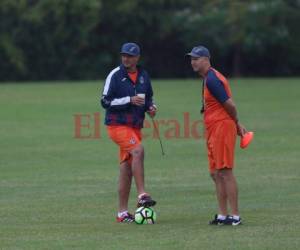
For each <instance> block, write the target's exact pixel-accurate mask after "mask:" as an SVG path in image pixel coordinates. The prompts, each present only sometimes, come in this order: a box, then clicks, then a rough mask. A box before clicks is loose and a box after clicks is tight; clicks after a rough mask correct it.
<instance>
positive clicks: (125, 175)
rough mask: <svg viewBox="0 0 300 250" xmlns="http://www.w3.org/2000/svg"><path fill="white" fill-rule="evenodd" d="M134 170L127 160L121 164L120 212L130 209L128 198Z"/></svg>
mask: <svg viewBox="0 0 300 250" xmlns="http://www.w3.org/2000/svg"><path fill="white" fill-rule="evenodd" d="M131 180H132V171H131V167H130V166H129V164H128V162H127V161H124V162H122V163H121V164H120V176H119V189H118V191H119V212H122V211H126V210H128V199H129V193H130V188H131Z"/></svg>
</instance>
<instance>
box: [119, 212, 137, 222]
mask: <svg viewBox="0 0 300 250" xmlns="http://www.w3.org/2000/svg"><path fill="white" fill-rule="evenodd" d="M117 222H119V223H132V222H134V216H133V215H132V214H130V213H127V214H125V215H124V216H122V217H119V216H117Z"/></svg>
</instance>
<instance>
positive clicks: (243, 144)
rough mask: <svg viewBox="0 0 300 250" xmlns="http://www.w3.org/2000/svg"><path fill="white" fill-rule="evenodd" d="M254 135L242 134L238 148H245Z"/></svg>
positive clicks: (249, 133) (250, 133) (251, 133)
mask: <svg viewBox="0 0 300 250" xmlns="http://www.w3.org/2000/svg"><path fill="white" fill-rule="evenodd" d="M253 137H254V133H253V132H247V133H246V134H244V136H243V137H241V142H240V147H241V148H243V149H244V148H247V147H248V146H249V144H250V143H251V141H252V140H253Z"/></svg>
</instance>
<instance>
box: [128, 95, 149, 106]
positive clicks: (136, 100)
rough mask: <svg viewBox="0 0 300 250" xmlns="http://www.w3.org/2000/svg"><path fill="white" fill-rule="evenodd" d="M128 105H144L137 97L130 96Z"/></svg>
mask: <svg viewBox="0 0 300 250" xmlns="http://www.w3.org/2000/svg"><path fill="white" fill-rule="evenodd" d="M130 103H131V104H133V105H137V106H143V105H145V99H144V98H142V97H139V96H131V97H130Z"/></svg>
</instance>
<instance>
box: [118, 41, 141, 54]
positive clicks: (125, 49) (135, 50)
mask: <svg viewBox="0 0 300 250" xmlns="http://www.w3.org/2000/svg"><path fill="white" fill-rule="evenodd" d="M140 51H141V50H140V47H139V46H138V45H137V44H136V43H124V44H123V45H122V48H121V52H120V53H121V54H127V55H131V56H139V55H140Z"/></svg>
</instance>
